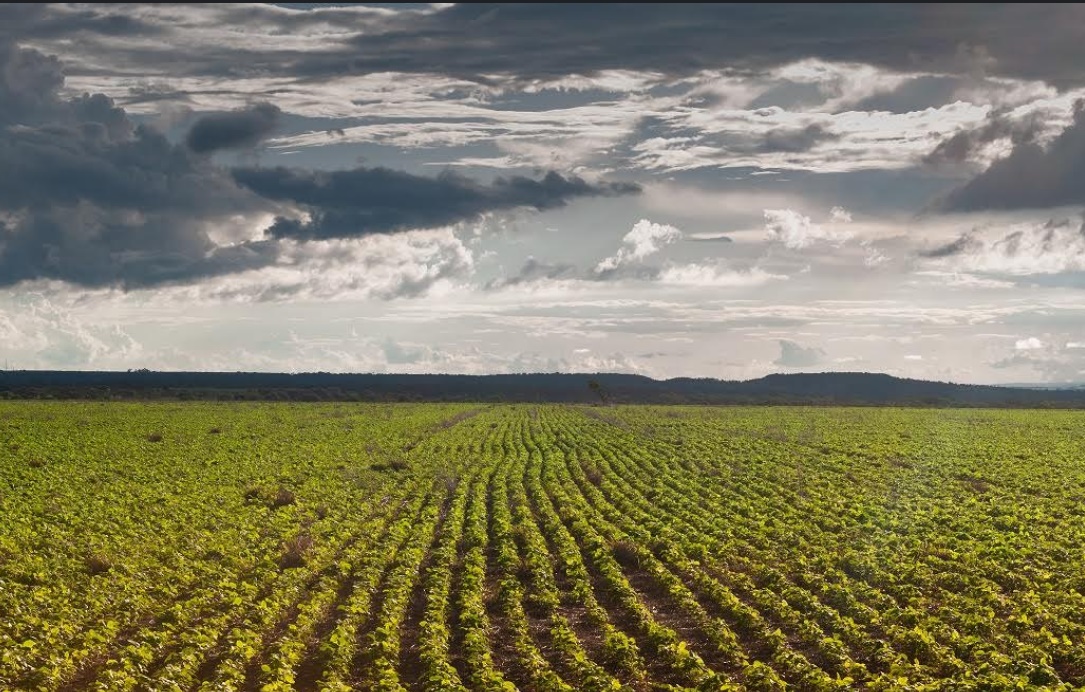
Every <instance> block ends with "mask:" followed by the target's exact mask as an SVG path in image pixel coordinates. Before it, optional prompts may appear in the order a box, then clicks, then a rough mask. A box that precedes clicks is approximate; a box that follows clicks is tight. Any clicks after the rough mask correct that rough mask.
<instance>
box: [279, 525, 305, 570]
mask: <svg viewBox="0 0 1085 692" xmlns="http://www.w3.org/2000/svg"><path fill="white" fill-rule="evenodd" d="M312 549H313V537H312V536H310V535H309V534H307V533H299V534H298V535H296V536H294V537H293V538H290V539H288V540H286V541H284V542H283V547H282V554H281V555H280V556H279V566H280V567H282V568H283V569H293V568H295V567H301V566H303V565H304V564H305V556H306V555H307V554H308V552H309V551H310V550H312Z"/></svg>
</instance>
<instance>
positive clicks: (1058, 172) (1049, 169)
mask: <svg viewBox="0 0 1085 692" xmlns="http://www.w3.org/2000/svg"><path fill="white" fill-rule="evenodd" d="M1083 181H1085V111H1083V109H1082V106H1081V104H1079V105H1078V108H1077V109H1076V111H1075V112H1074V120H1073V122H1072V123H1071V124H1070V126H1069V127H1067V128H1066V129H1065V130H1064V131H1063V132H1062V133H1061V134H1060V135H1059V136H1058V137H1056V138H1055V139H1054V140H1053V141H1052V142H1051V143H1050V144H1048V145H1047V146H1046V147H1044V146H1041V145H1040V144H1038V143H1036V142H1035V141H1032V140H1031V139H1026V140H1024V141H1021V142H1019V143H1018V144H1017V146H1015V147H1014V149H1013V151H1012V152H1011V153H1010V155H1009V156H1007V157H1005V158H1003V159H999V160H998V161H995V162H994V163H993V164H991V166H990V167H989V168H988V169H987V170H986V171H984V172H983V173H980V174H979V175H978V176H976V177H975V178H973V179H972V180H970V181H969V182H968V183H966V184H965V185H963V186H962V187H960V188H957V189H956V190H954V191H952V192H950V193H949V195H947V196H946V198H945V199H944V200H942V201H940V202H938V203H936V206H937V207H938V208H940V209H942V210H945V211H980V210H985V209H1002V210H1007V209H1037V208H1047V207H1059V206H1066V205H1077V204H1085V182H1083Z"/></svg>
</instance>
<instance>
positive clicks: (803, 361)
mask: <svg viewBox="0 0 1085 692" xmlns="http://www.w3.org/2000/svg"><path fill="white" fill-rule="evenodd" d="M778 343H779V344H780V357H779V358H777V359H776V360H774V361H772V362H773V364H774V365H779V366H782V367H785V368H808V367H812V366H815V365H818V364H820V363H822V362H823V361H824V360H825V351H823V350H821V349H820V348H817V347H816V346H802V345H800V344H798V343H796V342H794V341H791V340H790V339H779V340H778Z"/></svg>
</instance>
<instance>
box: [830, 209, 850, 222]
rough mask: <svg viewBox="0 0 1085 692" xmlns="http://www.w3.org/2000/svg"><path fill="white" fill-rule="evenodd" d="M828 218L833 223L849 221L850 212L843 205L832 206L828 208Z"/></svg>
mask: <svg viewBox="0 0 1085 692" xmlns="http://www.w3.org/2000/svg"><path fill="white" fill-rule="evenodd" d="M829 220H830V221H833V222H835V223H851V212H850V211H848V210H847V209H845V208H844V207H833V208H832V209H830V210H829Z"/></svg>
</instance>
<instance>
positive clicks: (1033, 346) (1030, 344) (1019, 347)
mask: <svg viewBox="0 0 1085 692" xmlns="http://www.w3.org/2000/svg"><path fill="white" fill-rule="evenodd" d="M1043 347H1044V342H1042V341H1040V340H1039V339H1037V338H1036V337H1034V336H1030V337H1028V338H1027V339H1018V340H1017V341H1015V342H1013V348H1014V350H1016V351H1035V350H1037V349H1041V348H1043Z"/></svg>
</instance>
